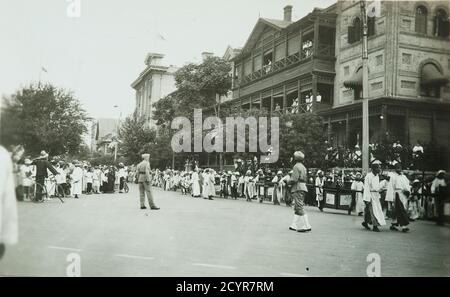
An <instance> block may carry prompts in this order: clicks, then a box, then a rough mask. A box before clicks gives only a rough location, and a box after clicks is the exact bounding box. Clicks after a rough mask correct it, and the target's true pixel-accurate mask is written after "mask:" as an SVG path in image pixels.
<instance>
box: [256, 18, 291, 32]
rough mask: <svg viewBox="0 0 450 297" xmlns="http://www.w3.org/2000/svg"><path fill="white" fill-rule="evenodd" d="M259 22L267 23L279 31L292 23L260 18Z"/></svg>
mask: <svg viewBox="0 0 450 297" xmlns="http://www.w3.org/2000/svg"><path fill="white" fill-rule="evenodd" d="M261 20H263V21H265V22H268V23H270V24H272V25H273V26H275V27H278V28H280V29H284V28H287V27H288V26H289V25H290V24H292V23H293V22H289V21H284V20H275V19H268V18H261Z"/></svg>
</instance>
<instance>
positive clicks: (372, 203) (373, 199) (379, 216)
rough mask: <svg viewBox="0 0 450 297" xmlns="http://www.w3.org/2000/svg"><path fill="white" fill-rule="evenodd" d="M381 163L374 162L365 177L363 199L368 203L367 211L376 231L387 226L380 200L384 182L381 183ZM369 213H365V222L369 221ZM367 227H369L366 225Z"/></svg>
mask: <svg viewBox="0 0 450 297" xmlns="http://www.w3.org/2000/svg"><path fill="white" fill-rule="evenodd" d="M379 164H380V163H378V162H374V163H373V167H372V172H369V173H368V174H367V175H366V178H365V179H364V193H363V200H364V202H367V203H368V206H367V207H366V211H369V212H370V218H371V223H372V224H373V226H374V231H379V230H378V226H385V225H386V221H385V219H384V214H383V209H382V207H381V202H380V198H381V195H380V190H381V188H382V187H383V185H384V183H380V177H379V174H378V173H379ZM368 215H369V214H368V213H366V214H365V222H364V223H367V224H368V223H369V222H368V221H367V220H366V218H367V217H368ZM366 228H367V227H366Z"/></svg>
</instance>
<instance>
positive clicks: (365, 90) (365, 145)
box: [360, 0, 369, 173]
mask: <svg viewBox="0 0 450 297" xmlns="http://www.w3.org/2000/svg"><path fill="white" fill-rule="evenodd" d="M360 3H361V16H362V21H363V40H362V71H363V81H362V128H363V129H362V170H363V172H366V173H367V172H369V67H368V63H369V54H368V49H367V46H368V43H367V29H368V28H367V11H366V1H365V0H362V1H361V2H360Z"/></svg>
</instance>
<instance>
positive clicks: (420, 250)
mask: <svg viewBox="0 0 450 297" xmlns="http://www.w3.org/2000/svg"><path fill="white" fill-rule="evenodd" d="M154 196H155V200H156V203H157V205H158V206H160V207H161V210H159V211H150V210H140V209H139V198H138V192H137V187H136V185H131V190H130V193H128V194H102V195H90V196H85V195H84V196H82V198H81V199H78V200H77V199H66V203H64V204H62V203H60V201H59V200H57V199H53V200H52V201H50V202H47V203H43V204H34V203H30V202H21V203H19V219H20V225H19V228H20V238H19V241H20V242H19V244H18V245H16V246H14V247H9V248H8V249H7V251H6V254H5V257H4V258H3V259H2V260H1V261H0V275H3V276H69V275H70V271H74V270H72V268H70V267H72V266H71V265H73V264H74V263H75V262H77V265H78V264H79V265H78V266H77V267H78V268H79V269H78V271H79V274H81V276H275V277H277V276H299V277H301V276H362V277H364V276H367V268H368V266H369V264H371V263H372V262H371V261H372V260H373V255H379V260H380V262H379V263H380V266H379V267H380V272H381V275H382V276H450V228H449V227H448V226H447V227H437V226H435V225H434V224H433V223H432V222H427V221H418V222H413V223H411V233H408V234H403V233H397V232H393V231H389V230H388V228H387V227H383V228H382V232H381V233H375V232H371V231H366V230H365V229H363V228H362V227H361V221H362V219H361V217H357V216H355V215H352V216H348V215H347V214H346V212H341V211H336V210H334V211H333V210H326V211H325V212H324V213H320V212H319V211H318V210H317V209H316V208H314V207H307V211H308V213H309V217H310V222H311V224H312V228H313V230H312V232H311V233H308V234H302V233H297V232H293V231H289V230H288V226H289V224H290V223H291V219H292V214H293V211H292V209H290V208H287V207H285V206H274V205H271V204H268V203H265V204H259V203H257V202H252V203H248V202H245V201H244V200H242V199H241V200H238V201H234V200H226V199H219V198H217V199H215V200H214V201H209V200H203V199H193V198H191V197H187V196H182V195H181V194H180V193H175V192H165V191H162V190H160V189H154ZM388 222H389V221H388ZM369 255H372V256H369ZM368 257H369V259H368ZM74 259H77V260H76V261H75V260H74ZM69 268H70V269H69ZM68 271H69V272H68ZM75 271H77V270H75Z"/></svg>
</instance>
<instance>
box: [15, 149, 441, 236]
mask: <svg viewBox="0 0 450 297" xmlns="http://www.w3.org/2000/svg"><path fill="white" fill-rule="evenodd" d="M415 152H416V153H423V148H422V149H421V150H419V152H418V151H417V150H416V151H415ZM12 160H13V168H14V176H15V179H16V193H17V197H18V199H19V200H23V201H31V200H33V201H35V202H43V201H45V200H46V199H51V198H52V197H59V196H62V197H73V198H80V196H81V195H82V194H86V195H89V194H100V193H115V192H119V193H123V192H124V191H126V188H128V186H127V182H134V183H139V178H140V174H142V173H140V172H139V165H131V166H129V167H127V166H125V165H124V164H123V163H120V164H118V166H106V165H104V166H102V165H95V166H93V165H91V164H89V162H86V161H77V160H73V161H66V160H59V159H57V158H53V159H51V160H49V156H48V154H47V153H46V152H45V151H42V152H41V154H40V155H39V156H38V157H37V158H34V159H32V158H30V157H29V156H27V157H25V156H24V150H23V148H20V147H19V148H16V149H15V150H13V152H12ZM247 161H249V160H247ZM247 161H242V160H237V162H236V164H235V168H234V170H231V171H216V170H214V169H211V168H204V169H202V168H199V167H198V166H196V167H195V168H194V169H193V170H189V171H187V170H184V171H183V170H181V171H179V170H172V169H170V168H169V169H166V170H159V169H151V170H150V171H149V176H150V177H146V180H148V182H149V183H150V185H151V186H153V187H159V188H161V189H163V190H165V191H179V192H181V194H182V195H185V196H192V197H194V198H204V199H209V200H213V199H214V197H223V198H225V199H227V198H231V199H235V200H237V199H240V198H243V199H245V200H246V201H248V202H252V201H259V202H263V201H270V202H271V203H273V204H275V205H280V204H281V203H283V204H285V205H286V206H289V207H292V206H294V207H295V199H294V197H293V195H292V193H291V190H292V185H290V182H291V180H292V174H293V170H292V169H291V168H289V169H286V168H279V169H276V170H274V169H273V168H269V167H259V166H258V164H256V163H254V162H253V161H252V160H250V162H247ZM149 164H150V162H149V160H148V161H147V163H146V165H145V166H149ZM375 165H378V166H379V168H378V169H372V170H371V172H369V173H368V174H363V173H362V172H361V171H360V170H357V169H355V170H354V169H350V170H349V169H329V170H320V169H310V170H309V171H307V173H306V180H305V184H306V191H305V200H304V202H305V204H309V205H315V206H317V207H318V208H319V209H320V210H321V211H323V209H324V207H330V206H326V203H325V202H326V199H325V197H326V193H327V191H334V193H336V191H337V192H339V191H341V192H347V193H351V194H352V197H353V199H352V204H351V205H350V209H351V210H352V211H354V212H355V213H356V214H357V215H359V216H364V217H365V219H366V221H367V222H369V219H368V217H367V216H368V214H369V213H370V212H369V210H368V209H367V203H365V202H364V201H365V200H367V199H368V198H367V193H365V192H366V191H367V189H368V188H369V186H368V185H367V183H366V179H367V178H368V177H370V176H371V175H370V174H373V173H374V172H376V171H377V170H378V171H379V172H378V175H377V176H378V184H379V186H378V190H377V192H378V193H379V195H380V209H381V212H382V213H383V216H384V217H388V218H394V217H395V216H396V215H397V214H396V211H397V210H398V209H399V207H400V206H399V205H400V204H398V203H397V202H396V195H397V196H399V197H400V200H399V201H400V202H402V205H403V209H404V210H405V214H404V217H406V218H407V220H408V221H414V220H417V219H434V220H436V221H437V222H438V223H439V224H443V222H444V213H443V212H444V210H443V209H444V205H443V201H444V200H445V199H446V197H447V196H446V195H447V194H446V191H447V190H446V189H447V184H446V172H445V171H442V170H440V171H439V172H437V173H436V175H435V177H434V178H429V177H428V178H426V177H425V176H423V175H422V176H421V175H420V174H418V172H411V171H408V172H405V171H404V170H403V168H402V164H401V163H400V162H395V163H394V164H385V165H386V166H385V168H383V169H382V168H381V162H379V161H372V166H375ZM388 169H390V170H388ZM400 177H401V178H400ZM372 178H373V177H372ZM400 181H401V182H400ZM399 185H402V188H403V189H402V192H401V193H400V192H399V193H397V192H396V191H397V190H398V188H399V187H400V186H399ZM44 191H45V193H44ZM143 191H146V189H143ZM403 192H404V193H403ZM396 193H397V194H396ZM150 195H151V194H150ZM152 199H153V198H152ZM151 203H153V202H152V201H151ZM142 204H143V203H141V207H144V206H143V205H142ZM396 204H398V205H396ZM396 206H397V207H396ZM155 208H156V207H155ZM375 214H379V213H377V212H375ZM371 221H377V220H375V219H374V217H371ZM367 226H368V223H367ZM367 226H366V224H365V227H367ZM376 227H377V226H374V228H375V230H376V229H377V228H376ZM394 227H396V226H394ZM402 227H405V226H403V225H402ZM403 229H404V230H406V229H407V228H403Z"/></svg>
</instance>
